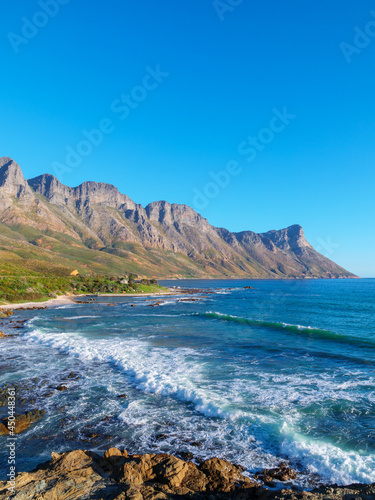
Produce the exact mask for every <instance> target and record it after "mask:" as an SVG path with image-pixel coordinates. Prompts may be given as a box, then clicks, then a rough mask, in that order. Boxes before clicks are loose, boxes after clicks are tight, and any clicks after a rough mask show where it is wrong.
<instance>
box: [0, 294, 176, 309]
mask: <svg viewBox="0 0 375 500" xmlns="http://www.w3.org/2000/svg"><path fill="white" fill-rule="evenodd" d="M180 293H181V292H179V291H173V292H172V291H168V292H152V293H142V292H140V293H99V294H95V293H91V294H87V293H85V294H82V295H61V296H60V297H56V298H53V299H48V300H44V301H41V302H15V303H11V302H9V303H8V304H2V305H0V311H1V310H8V309H12V310H16V309H22V308H25V309H26V308H30V307H33V308H34V307H35V308H38V307H43V308H45V307H48V308H49V307H56V306H62V305H69V304H70V305H74V304H80V303H81V302H80V301H77V300H75V299H78V298H81V299H84V298H85V297H90V298H91V297H132V298H134V297H161V296H168V295H179V294H180ZM93 303H95V302H93Z"/></svg>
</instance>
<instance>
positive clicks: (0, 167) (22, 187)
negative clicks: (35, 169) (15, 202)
mask: <svg viewBox="0 0 375 500" xmlns="http://www.w3.org/2000/svg"><path fill="white" fill-rule="evenodd" d="M0 187H1V191H2V193H6V194H7V195H10V196H16V197H17V198H20V199H21V198H25V197H26V198H27V197H30V196H32V192H31V189H30V187H29V185H28V184H27V182H26V180H25V178H24V176H23V173H22V170H21V167H20V166H19V165H18V163H16V162H15V161H14V160H12V158H9V157H8V156H3V157H2V158H0Z"/></svg>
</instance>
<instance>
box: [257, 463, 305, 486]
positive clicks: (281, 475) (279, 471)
mask: <svg viewBox="0 0 375 500" xmlns="http://www.w3.org/2000/svg"><path fill="white" fill-rule="evenodd" d="M256 477H259V479H261V480H262V481H263V482H264V483H272V481H274V480H275V479H276V480H277V481H290V480H291V479H297V477H298V475H297V472H296V471H295V470H294V469H291V468H290V467H288V466H287V464H286V463H284V462H283V463H281V464H280V465H279V467H276V468H275V469H263V470H262V472H261V474H257V476H256Z"/></svg>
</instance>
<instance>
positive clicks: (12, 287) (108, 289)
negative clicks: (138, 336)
mask: <svg viewBox="0 0 375 500" xmlns="http://www.w3.org/2000/svg"><path fill="white" fill-rule="evenodd" d="M126 281H127V280H125V279H123V278H120V277H106V276H74V277H73V276H65V277H64V276H48V277H46V276H23V277H21V276H18V277H6V278H0V303H16V302H27V301H35V302H38V301H43V300H48V299H50V298H55V297H57V296H58V295H62V294H74V295H80V294H93V293H123V294H127V293H139V294H142V293H158V292H164V291H166V288H164V287H162V286H160V285H158V284H157V282H156V280H146V279H143V280H141V281H140V282H135V281H133V280H131V279H130V280H129V283H126Z"/></svg>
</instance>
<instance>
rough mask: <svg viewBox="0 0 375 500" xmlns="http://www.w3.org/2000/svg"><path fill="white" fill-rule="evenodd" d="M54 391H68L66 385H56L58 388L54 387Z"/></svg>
mask: <svg viewBox="0 0 375 500" xmlns="http://www.w3.org/2000/svg"><path fill="white" fill-rule="evenodd" d="M56 389H57V390H58V391H67V390H68V388H67V387H66V385H58V386H57V387H56Z"/></svg>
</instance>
